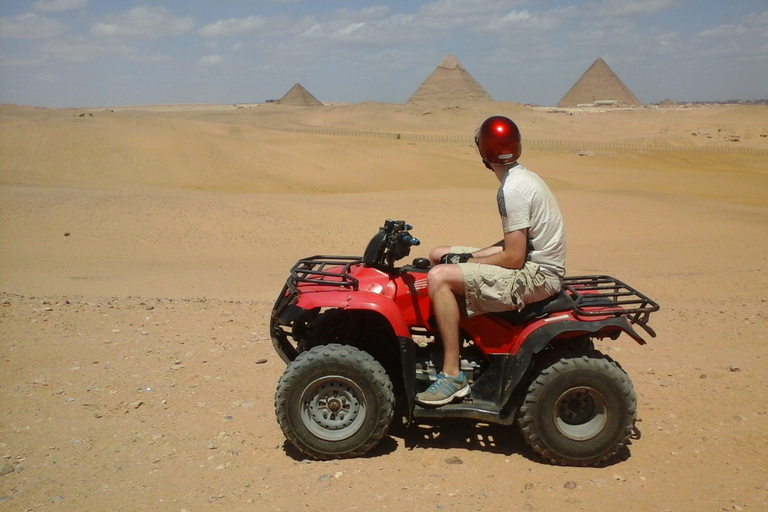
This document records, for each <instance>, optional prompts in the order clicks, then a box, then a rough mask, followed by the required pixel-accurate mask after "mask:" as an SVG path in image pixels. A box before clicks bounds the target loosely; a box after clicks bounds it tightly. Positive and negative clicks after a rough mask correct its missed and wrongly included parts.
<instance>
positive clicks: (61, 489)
mask: <svg viewBox="0 0 768 512" xmlns="http://www.w3.org/2000/svg"><path fill="white" fill-rule="evenodd" d="M246 107H247V108H235V107H223V106H163V107H154V108H149V107H146V108H122V109H118V108H115V109H97V110H50V109H35V108H28V107H15V106H3V107H0V361H1V364H0V403H2V409H0V456H2V460H0V474H2V476H0V510H14V511H15V510H19V511H21V510H73V511H74V510H77V511H82V510H131V511H133V510H168V511H184V510H186V511H190V512H192V511H196V510H209V509H216V510H265V511H267V510H268V511H277V510H284V511H295V510H317V511H326V510H328V511H330V510H334V511H337V510H404V511H409V510H420V511H423V510H462V511H468V510H478V511H479V510H482V511H488V510H528V511H551V510H590V511H597V512H613V511H616V510H643V511H646V510H647V511H665V510H669V511H675V512H677V511H696V512H700V511H719V510H755V511H759V510H768V464H766V460H768V435H766V432H767V431H768V392H767V391H766V389H768V353H767V352H766V345H767V340H766V331H767V330H768V292H766V288H768V241H767V240H768V165H766V161H768V157H767V156H766V155H765V154H734V153H724V152H717V151H653V152H647V151H626V150H610V151H608V150H604V151H603V150H598V151H590V152H579V151H578V150H576V149H574V148H573V147H571V148H559V149H558V148H539V149H525V150H524V153H523V158H522V159H521V161H522V162H523V163H525V164H526V165H528V166H529V167H530V168H532V169H533V170H535V171H537V172H539V173H540V174H541V175H542V176H543V177H544V178H545V179H546V180H547V182H548V183H549V184H550V186H551V187H552V188H553V190H554V192H555V195H556V196H557V198H558V200H559V202H560V205H561V208H562V210H563V213H564V216H565V220H566V225H567V230H568V261H567V265H568V272H569V273H570V274H574V275H575V274H583V273H605V274H611V275H614V276H616V277H618V278H620V279H622V280H624V281H626V282H628V283H630V284H632V285H634V286H636V287H637V288H638V289H640V290H641V291H643V292H645V293H646V294H648V295H650V296H651V297H653V298H654V299H655V300H657V301H658V302H659V303H660V304H661V305H662V310H661V311H660V312H659V313H657V314H654V316H653V318H652V322H651V325H652V326H653V327H654V328H655V329H656V331H657V332H658V334H659V335H658V337H657V338H655V339H652V340H651V341H650V343H649V344H648V345H647V346H644V347H643V346H638V345H637V344H635V343H634V342H633V341H632V340H631V339H629V338H626V337H622V338H620V339H618V340H616V341H611V342H608V343H604V344H602V345H601V347H600V348H602V350H604V351H606V352H607V353H608V354H609V355H611V357H613V358H614V359H616V360H618V361H619V362H620V363H621V364H622V366H623V367H624V369H625V370H626V371H627V372H628V374H629V375H630V377H631V379H632V381H633V383H634V385H635V389H636V391H637V394H638V397H639V420H640V421H639V422H638V428H639V432H640V435H639V438H638V439H634V440H633V442H632V445H631V446H630V449H629V451H628V452H627V453H625V454H624V457H622V458H621V459H620V460H615V461H612V462H611V463H610V464H608V465H606V466H604V467H599V468H565V467H555V466H551V465H548V464H546V463H543V462H542V461H541V460H539V458H538V457H537V456H536V455H535V454H534V453H533V452H532V451H531V450H530V449H528V448H527V447H526V446H525V443H524V442H523V441H522V438H521V437H520V436H519V434H518V433H517V431H516V429H514V428H510V427H497V426H492V425H475V424H472V423H470V422H452V423H438V424H418V425H412V426H410V427H408V428H405V427H401V426H396V427H394V428H393V429H392V431H391V432H390V435H389V436H388V437H387V438H385V440H384V441H383V442H382V443H381V445H380V446H379V447H377V448H376V449H375V450H374V451H373V452H372V453H370V454H369V456H366V457H364V458H359V459H352V460H343V461H335V462H310V461H306V460H303V459H302V457H301V456H300V455H298V454H297V453H296V452H295V451H294V450H292V449H291V448H290V447H288V446H286V445H285V444H284V440H283V436H282V433H281V432H280V430H279V427H278V426H277V424H276V421H275V418H274V412H273V395H274V389H275V385H276V382H277V379H278V378H279V376H280V375H281V373H282V372H283V370H284V364H283V362H282V361H281V360H280V359H279V358H278V357H277V356H276V355H275V353H274V351H273V349H272V346H271V342H270V340H269V336H268V328H267V326H268V317H269V311H270V308H271V305H272V301H273V300H274V298H275V297H276V295H277V294H278V293H279V291H280V287H281V286H282V283H283V281H284V279H285V277H286V275H287V271H288V269H289V268H290V266H291V265H292V264H293V262H294V261H295V260H296V259H297V258H299V257H302V256H308V255H312V254H318V253H323V254H360V253H361V252H362V250H363V248H364V246H365V244H366V242H367V240H368V238H370V236H371V235H373V233H374V232H375V231H376V229H377V227H378V226H379V225H380V224H381V223H382V221H383V220H384V219H386V218H402V219H406V220H407V221H409V222H410V223H412V224H413V225H414V226H415V227H414V229H413V234H414V236H417V237H419V238H420V239H421V240H422V241H423V245H422V247H419V248H417V249H416V250H414V251H413V253H412V256H413V257H416V256H424V255H426V252H427V251H428V249H429V247H431V246H434V245H440V244H445V243H451V242H460V243H466V244H471V245H482V244H484V243H490V242H494V241H496V240H497V239H498V238H499V234H500V233H499V232H498V230H499V224H498V219H497V213H496V212H495V204H494V196H495V187H496V182H495V180H494V178H493V176H492V175H491V174H490V173H489V172H487V171H485V170H484V168H483V167H482V165H481V164H479V163H478V161H477V156H476V153H475V150H474V148H473V147H472V144H471V143H463V142H462V143H457V142H429V141H427V142H423V141H412V140H395V139H380V138H373V137H360V136H340V135H319V134H311V133H305V132H285V131H279V130H278V129H285V128H327V129H336V130H338V129H346V130H361V131H380V132H388V133H410V134H429V135H441V134H444V135H450V136H469V135H471V134H472V133H473V130H474V127H475V126H477V124H479V123H480V122H481V121H482V119H484V118H485V117H486V116H487V115H489V114H491V113H505V114H507V115H510V116H511V117H514V118H515V119H516V120H518V121H519V124H520V125H521V129H522V131H523V134H524V136H525V137H527V138H529V139H539V140H541V139H547V140H550V139H551V140H569V141H585V142H587V141H601V142H613V143H637V142H653V143H658V144H660V145H665V144H666V145H670V146H685V147H691V148H699V149H703V148H711V147H712V146H714V147H740V148H751V149H754V150H764V149H768V109H766V108H765V107H717V108H689V109H684V108H680V109H665V110H648V109H642V110H637V111H615V112H563V111H551V110H547V109H537V110H534V109H528V108H525V107H522V106H519V105H512V104H486V105H476V106H472V107H462V108H438V107H435V108H431V109H426V108H424V107H422V108H421V109H419V110H417V109H414V108H411V107H405V106H397V105H381V104H361V105H346V106H345V105H339V106H333V107H323V108H296V107H279V106H264V105H262V106H256V105H252V106H246ZM81 113H83V114H85V115H84V116H83V117H80V116H79V114H81ZM91 116H92V117H91ZM579 153H581V154H579Z"/></svg>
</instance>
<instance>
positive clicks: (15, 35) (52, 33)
mask: <svg viewBox="0 0 768 512" xmlns="http://www.w3.org/2000/svg"><path fill="white" fill-rule="evenodd" d="M67 28H68V27H67V25H65V24H64V23H62V22H60V21H58V20H53V19H51V18H47V17H45V16H41V15H39V14H35V13H31V12H30V13H24V14H19V15H18V16H11V17H3V18H0V36H2V37H7V38H11V39H49V38H52V37H56V36H59V35H61V34H63V33H64V32H66V31H67Z"/></svg>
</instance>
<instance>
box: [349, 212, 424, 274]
mask: <svg viewBox="0 0 768 512" xmlns="http://www.w3.org/2000/svg"><path fill="white" fill-rule="evenodd" d="M411 229H413V226H411V225H410V224H407V223H406V222H405V221H404V220H391V219H387V220H386V221H385V222H384V225H383V226H382V227H380V228H379V232H378V233H376V235H374V237H373V238H372V239H371V241H370V242H369V243H368V247H366V249H365V255H364V256H363V262H364V263H365V264H366V265H369V266H376V267H383V268H392V267H394V264H395V261H397V260H399V259H402V258H405V257H406V256H408V254H409V253H410V251H411V247H413V246H416V245H420V244H421V241H420V240H419V239H418V238H414V237H412V236H411V234H410V233H409V232H408V231H409V230H411Z"/></svg>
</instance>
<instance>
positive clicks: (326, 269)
mask: <svg viewBox="0 0 768 512" xmlns="http://www.w3.org/2000/svg"><path fill="white" fill-rule="evenodd" d="M359 263H362V259H361V258H360V257H359V256H310V257H309V258H302V259H300V260H299V261H297V262H296V264H295V265H294V266H293V268H291V279H289V280H288V287H289V288H290V290H291V292H294V293H295V292H296V286H298V285H299V284H300V283H306V284H311V285H318V286H338V287H341V288H350V289H352V290H357V287H358V281H357V279H356V278H354V277H352V275H350V273H349V269H350V267H351V266H352V265H357V264H359ZM339 267H341V268H339Z"/></svg>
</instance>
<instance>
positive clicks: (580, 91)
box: [557, 59, 641, 107]
mask: <svg viewBox="0 0 768 512" xmlns="http://www.w3.org/2000/svg"><path fill="white" fill-rule="evenodd" d="M579 105H616V106H621V107H636V106H640V105H641V103H640V102H639V101H638V100H637V98H635V95H634V94H632V92H631V91H630V90H629V89H628V88H627V86H626V85H624V82H622V81H621V79H619V77H618V76H616V73H614V72H613V70H612V69H611V68H610V67H608V64H606V63H605V61H604V60H603V59H597V60H596V61H595V62H593V63H592V65H591V66H589V69H587V70H586V71H585V72H584V74H583V75H581V78H579V79H578V81H577V82H576V83H575V84H574V85H573V87H571V89H570V90H569V91H568V92H567V93H566V94H565V96H563V99H561V100H560V102H559V103H558V104H557V106H558V107H577V106H579Z"/></svg>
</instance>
